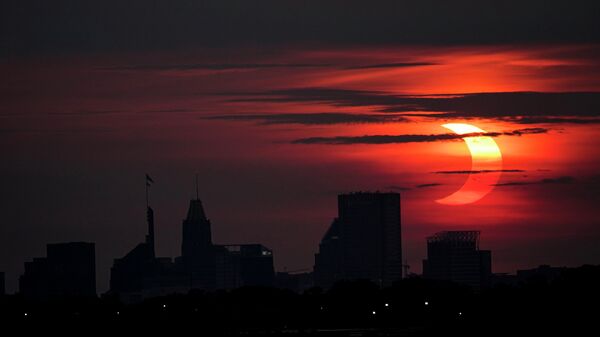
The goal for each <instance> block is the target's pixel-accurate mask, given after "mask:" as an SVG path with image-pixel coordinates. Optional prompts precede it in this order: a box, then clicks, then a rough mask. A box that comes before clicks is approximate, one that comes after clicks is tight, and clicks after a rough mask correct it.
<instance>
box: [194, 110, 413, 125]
mask: <svg viewBox="0 0 600 337" xmlns="http://www.w3.org/2000/svg"><path fill="white" fill-rule="evenodd" d="M203 119H219V120H234V121H257V122H260V124H266V125H269V124H304V125H319V124H358V123H397V122H406V121H407V120H408V119H407V118H405V117H402V116H397V115H386V114H380V115H376V114H350V113H329V112H323V113H288V114H255V115H221V116H209V117H204V118H203Z"/></svg>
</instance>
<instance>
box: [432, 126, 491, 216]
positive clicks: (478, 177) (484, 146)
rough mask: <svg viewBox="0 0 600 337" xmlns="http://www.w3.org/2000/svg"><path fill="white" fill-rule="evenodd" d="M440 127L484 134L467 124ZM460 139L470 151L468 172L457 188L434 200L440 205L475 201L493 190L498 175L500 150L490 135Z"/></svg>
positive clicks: (461, 132)
mask: <svg viewBox="0 0 600 337" xmlns="http://www.w3.org/2000/svg"><path fill="white" fill-rule="evenodd" d="M442 126H443V127H445V128H446V129H449V130H451V131H453V132H454V133H456V134H459V135H464V134H469V133H485V131H484V130H482V129H480V128H478V127H476V126H473V125H470V124H462V123H450V124H444V125H442ZM463 139H464V141H465V143H466V144H467V147H468V148H469V151H470V152H471V173H470V174H469V176H468V178H467V180H466V181H465V183H464V185H463V186H462V187H461V188H460V189H458V190H457V191H456V192H454V193H452V194H450V195H448V196H446V197H444V198H441V199H438V200H436V202H438V203H440V204H445V205H464V204H470V203H473V202H476V201H478V200H480V199H481V198H483V197H485V196H486V195H487V194H488V193H490V192H491V191H492V190H493V189H494V185H495V184H496V183H497V182H498V179H500V175H501V174H502V153H501V152H500V148H499V147H498V144H496V142H495V141H494V139H492V137H488V136H474V137H465V138H463ZM481 171H485V173H481ZM475 173H480V174H475Z"/></svg>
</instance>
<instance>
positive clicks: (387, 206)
mask: <svg viewBox="0 0 600 337" xmlns="http://www.w3.org/2000/svg"><path fill="white" fill-rule="evenodd" d="M400 278H402V243H401V224H400V194H398V193H380V192H375V193H368V192H357V193H351V194H342V195H339V196H338V217H337V218H335V219H334V220H333V222H332V223H331V226H330V227H329V229H328V230H327V232H326V233H325V235H324V236H323V239H322V240H321V243H320V244H319V252H318V253H317V254H316V255H315V266H314V280H315V284H316V285H318V286H321V287H325V288H327V287H330V286H331V285H333V284H334V283H335V282H337V281H339V280H351V279H368V280H372V281H374V282H376V283H377V284H379V285H381V286H388V285H391V284H392V282H393V281H395V280H399V279H400Z"/></svg>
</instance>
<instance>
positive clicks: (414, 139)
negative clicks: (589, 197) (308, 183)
mask: <svg viewBox="0 0 600 337" xmlns="http://www.w3.org/2000/svg"><path fill="white" fill-rule="evenodd" d="M546 132H548V130H547V129H543V128H527V129H518V130H513V131H504V132H488V133H468V134H463V135H458V134H454V133H442V134H431V135H365V136H336V137H309V138H301V139H296V140H294V141H292V143H294V144H332V145H347V144H396V143H426V142H437V141H453V140H459V139H463V138H466V137H477V136H487V137H499V136H522V135H527V134H539V133H546Z"/></svg>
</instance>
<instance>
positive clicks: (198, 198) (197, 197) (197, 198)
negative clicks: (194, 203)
mask: <svg viewBox="0 0 600 337" xmlns="http://www.w3.org/2000/svg"><path fill="white" fill-rule="evenodd" d="M196 200H200V197H199V196H198V173H196Z"/></svg>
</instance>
